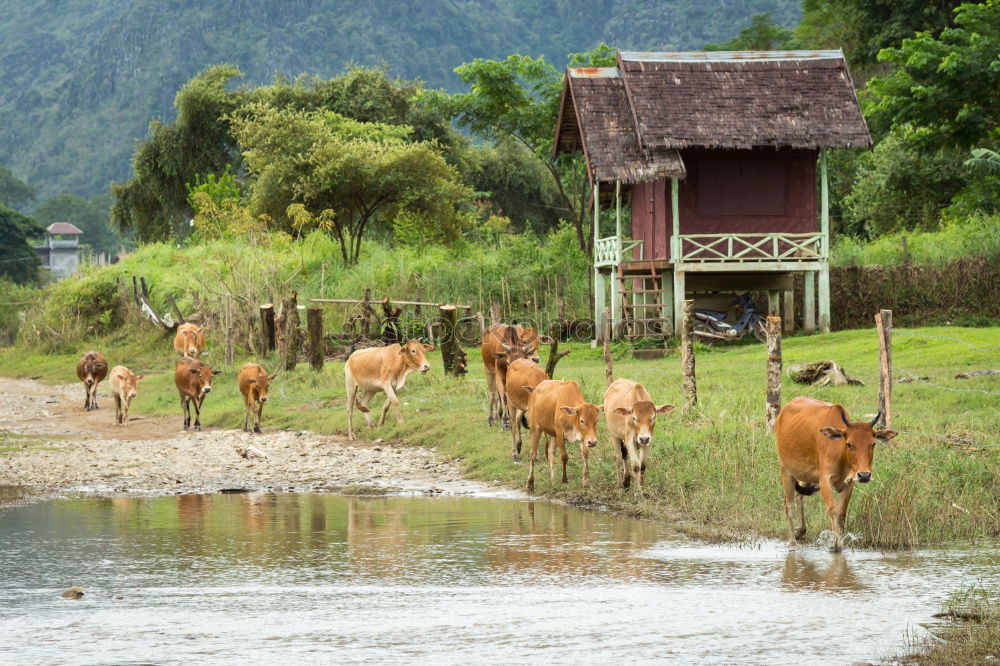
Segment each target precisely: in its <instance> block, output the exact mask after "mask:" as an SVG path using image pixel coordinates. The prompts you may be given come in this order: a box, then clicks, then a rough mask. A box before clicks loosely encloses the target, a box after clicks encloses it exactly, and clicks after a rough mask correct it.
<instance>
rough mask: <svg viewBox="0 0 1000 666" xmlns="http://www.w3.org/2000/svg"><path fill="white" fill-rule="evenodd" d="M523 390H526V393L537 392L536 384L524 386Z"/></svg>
mask: <svg viewBox="0 0 1000 666" xmlns="http://www.w3.org/2000/svg"><path fill="white" fill-rule="evenodd" d="M521 390H522V391H524V392H525V393H534V392H535V387H534V386H522V387H521Z"/></svg>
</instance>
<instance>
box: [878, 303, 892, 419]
mask: <svg viewBox="0 0 1000 666" xmlns="http://www.w3.org/2000/svg"><path fill="white" fill-rule="evenodd" d="M875 328H876V329H878V367H879V378H878V411H879V414H881V415H882V418H881V419H880V420H879V422H878V423H876V424H875V425H876V427H878V428H887V429H889V430H892V310H879V312H878V314H876V315H875Z"/></svg>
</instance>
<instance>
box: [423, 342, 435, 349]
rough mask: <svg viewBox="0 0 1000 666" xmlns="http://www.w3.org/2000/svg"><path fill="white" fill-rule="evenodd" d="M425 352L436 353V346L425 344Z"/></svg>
mask: <svg viewBox="0 0 1000 666" xmlns="http://www.w3.org/2000/svg"><path fill="white" fill-rule="evenodd" d="M424 351H434V345H429V344H426V343H424Z"/></svg>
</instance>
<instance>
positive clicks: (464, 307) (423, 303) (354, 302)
mask: <svg viewBox="0 0 1000 666" xmlns="http://www.w3.org/2000/svg"><path fill="white" fill-rule="evenodd" d="M309 301H310V302H312V303H346V304H350V305H360V304H362V303H369V302H371V301H370V300H368V301H366V300H364V299H358V298H310V299H309ZM389 302H390V303H391V304H393V305H415V306H417V307H420V306H431V307H435V308H438V307H441V305H442V304H441V303H428V302H426V301H394V300H392V299H389ZM455 307H456V308H458V309H460V310H471V309H472V306H471V305H455Z"/></svg>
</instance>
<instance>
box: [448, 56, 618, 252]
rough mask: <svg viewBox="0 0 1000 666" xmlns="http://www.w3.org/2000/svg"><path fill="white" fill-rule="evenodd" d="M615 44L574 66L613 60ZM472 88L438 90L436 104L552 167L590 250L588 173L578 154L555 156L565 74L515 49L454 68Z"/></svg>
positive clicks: (562, 201)
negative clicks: (451, 92)
mask: <svg viewBox="0 0 1000 666" xmlns="http://www.w3.org/2000/svg"><path fill="white" fill-rule="evenodd" d="M614 61H615V50H614V49H613V48H611V47H609V46H607V45H606V44H600V45H599V46H598V47H597V48H595V49H594V50H593V51H590V52H588V53H578V54H573V55H571V56H570V64H571V65H573V66H587V65H589V66H611V65H613V64H614ZM455 72H457V73H458V75H459V77H460V78H461V79H462V82H463V83H464V84H466V85H467V86H468V87H469V92H466V93H459V94H456V95H452V96H438V97H437V99H436V101H437V104H438V105H440V106H442V107H444V108H447V109H449V110H450V113H451V115H452V116H453V117H454V118H455V120H456V121H457V122H458V123H459V124H460V125H462V126H464V127H467V128H468V129H469V131H470V132H472V134H474V135H476V136H478V137H480V138H482V139H485V140H488V141H490V142H493V143H498V142H503V141H515V142H517V143H520V144H522V145H523V146H524V147H525V148H527V149H528V150H529V151H531V152H532V153H533V154H534V155H535V156H536V157H537V158H538V159H539V160H540V161H541V163H542V165H543V166H544V167H545V169H546V171H548V173H549V176H550V177H551V178H552V183H553V184H554V185H555V188H556V191H557V192H558V196H559V201H560V204H561V206H562V207H563V208H564V211H563V212H564V214H565V215H566V217H567V218H568V219H569V220H570V221H571V222H572V223H573V227H574V228H575V230H576V236H577V242H578V243H579V245H580V249H581V250H582V251H583V252H584V253H585V254H588V255H589V254H590V252H591V250H592V248H591V245H592V244H593V242H592V238H593V234H592V233H587V232H586V228H587V224H588V221H589V217H590V216H589V215H588V213H587V193H588V191H589V190H588V185H589V182H588V179H587V174H586V170H585V168H584V164H583V159H582V158H581V157H580V156H579V155H565V154H560V155H559V156H557V157H556V158H554V159H553V158H552V156H551V155H552V142H553V139H554V138H555V124H556V119H557V118H558V115H559V101H560V98H561V94H562V85H563V81H562V74H561V73H560V72H558V71H557V70H556V68H555V67H553V66H552V65H551V64H549V63H548V62H547V61H546V60H545V59H544V58H532V57H530V56H522V55H511V56H508V57H507V58H505V59H504V60H488V59H484V58H477V59H476V60H474V61H472V62H470V63H465V64H463V65H460V66H459V67H457V68H455Z"/></svg>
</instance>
